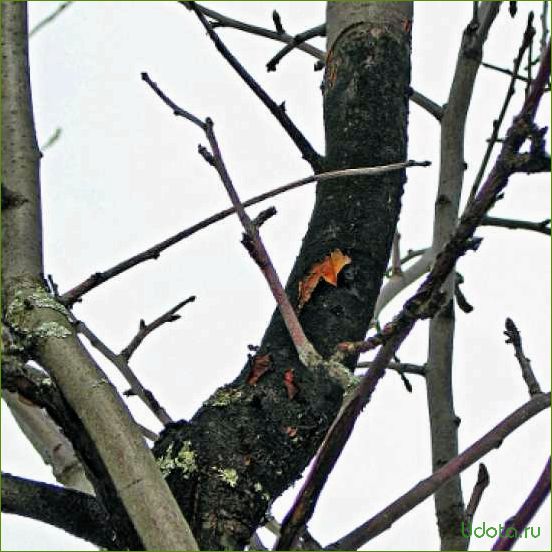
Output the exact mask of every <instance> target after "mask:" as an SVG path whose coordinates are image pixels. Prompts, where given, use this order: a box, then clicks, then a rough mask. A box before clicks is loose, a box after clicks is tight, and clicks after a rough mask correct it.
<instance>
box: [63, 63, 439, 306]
mask: <svg viewBox="0 0 552 552" xmlns="http://www.w3.org/2000/svg"><path fill="white" fill-rule="evenodd" d="M146 75H147V73H146ZM144 81H145V82H146V83H147V84H148V85H149V86H150V87H152V88H153V86H152V85H155V83H153V81H152V80H151V79H150V78H149V76H147V77H146V78H145V79H144ZM154 91H155V92H156V93H157V92H160V94H158V96H159V97H160V98H161V99H162V100H163V102H164V103H165V104H166V105H168V106H169V107H170V108H171V109H172V110H173V112H178V113H186V114H188V115H190V117H184V118H186V119H187V120H189V121H191V122H192V123H194V124H195V125H197V126H199V127H200V128H201V129H202V130H203V125H204V123H203V122H202V121H200V120H199V119H198V118H197V117H195V116H193V115H191V114H189V113H188V112H187V111H185V110H183V109H182V108H181V107H179V106H177V105H176V104H175V103H174V102H173V101H172V100H171V99H170V98H168V97H167V96H166V95H165V94H164V93H163V92H162V91H161V90H160V89H159V88H158V87H157V85H155V88H154ZM182 116H184V115H182ZM430 165H431V163H430V162H429V161H407V162H405V163H393V164H390V165H384V166H378V167H360V168H354V169H342V170H337V171H330V172H326V173H320V174H315V175H311V176H307V177H306V178H301V179H299V180H295V181H293V182H290V183H289V184H284V185H283V186H279V187H278V188H275V189H273V190H270V191H268V192H265V193H262V194H260V195H258V196H255V197H252V198H251V199H248V200H247V201H244V202H243V206H244V207H249V206H251V205H255V204H257V203H260V202H261V201H264V200H265V199H269V198H271V197H275V196H277V195H279V194H282V193H284V192H287V191H289V190H293V189H295V188H299V187H300V186H304V185H306V184H310V183H312V182H323V181H325V180H332V179H334V178H346V177H355V176H364V175H377V174H383V173H386V172H391V171H396V170H401V169H405V168H409V167H428V166H430ZM235 212H236V210H235V209H234V207H230V208H229V209H225V210H223V211H220V212H219V213H216V214H214V215H212V216H210V217H208V218H206V219H204V220H202V221H200V222H198V223H197V224H194V225H193V226H190V227H189V228H186V229H185V230H182V231H181V232H178V233H177V234H175V235H173V236H171V237H169V238H167V239H166V240H163V241H162V242H160V243H158V244H156V245H154V246H152V247H150V248H149V249H146V250H145V251H142V252H141V253H138V254H137V255H134V256H133V257H130V258H128V259H126V260H124V261H122V262H120V263H118V264H116V265H115V266H113V267H111V268H109V269H107V270H105V271H103V272H95V273H94V274H92V275H91V276H90V277H88V278H87V279H86V280H84V281H83V282H81V283H80V284H77V285H76V286H75V287H73V288H72V289H70V290H69V291H67V292H65V293H64V294H62V295H61V296H60V297H59V300H60V302H61V303H63V304H64V305H67V306H71V305H73V304H74V303H75V302H76V301H78V300H79V299H80V298H81V297H82V296H83V295H85V294H86V293H88V292H89V291H91V290H93V289H94V288H96V287H98V286H100V285H101V284H103V283H105V282H107V281H108V280H111V278H114V277H115V276H118V275H119V274H122V273H123V272H126V271H127V270H129V269H131V268H133V267H135V266H136V265H139V264H141V263H143V262H145V261H149V260H152V259H158V258H159V256H160V255H161V253H162V252H163V251H165V249H168V248H169V247H171V246H172V245H175V244H177V243H178V242H180V241H182V240H184V239H186V238H188V237H189V236H191V235H192V234H195V233H196V232H198V231H199V230H202V229H203V228H206V227H207V226H210V225H211V224H214V223H215V222H218V221H220V220H223V219H225V218H226V217H229V216H230V215H232V214H234V213H235Z"/></svg>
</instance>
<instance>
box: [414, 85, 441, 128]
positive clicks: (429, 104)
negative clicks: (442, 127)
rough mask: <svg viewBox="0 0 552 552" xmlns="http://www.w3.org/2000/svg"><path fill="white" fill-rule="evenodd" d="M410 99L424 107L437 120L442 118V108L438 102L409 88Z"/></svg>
mask: <svg viewBox="0 0 552 552" xmlns="http://www.w3.org/2000/svg"><path fill="white" fill-rule="evenodd" d="M410 99H411V100H412V101H413V102H414V103H415V104H416V105H418V106H419V107H421V108H422V109H425V110H426V111H427V112H428V113H429V114H430V115H433V117H435V118H436V119H437V120H438V121H440V120H441V119H442V118H443V114H444V111H445V110H444V109H443V107H442V106H440V105H439V104H438V103H435V102H434V101H433V100H430V99H429V98H428V97H426V96H424V95H423V94H421V93H420V92H417V91H416V90H414V89H413V88H410Z"/></svg>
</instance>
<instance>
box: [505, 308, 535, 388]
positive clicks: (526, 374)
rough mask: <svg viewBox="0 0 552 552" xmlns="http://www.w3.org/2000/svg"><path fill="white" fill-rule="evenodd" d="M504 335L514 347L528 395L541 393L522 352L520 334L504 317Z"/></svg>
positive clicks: (510, 320)
mask: <svg viewBox="0 0 552 552" xmlns="http://www.w3.org/2000/svg"><path fill="white" fill-rule="evenodd" d="M504 335H505V336H506V337H507V338H508V339H507V340H506V343H511V344H512V346H513V347H514V351H515V354H516V358H517V360H518V362H519V367H520V368H521V375H522V376H523V380H524V381H525V383H526V385H527V389H528V391H529V395H530V396H531V397H532V396H533V395H538V394H539V393H542V391H541V388H540V385H539V382H538V381H537V378H536V377H535V374H534V372H533V368H531V361H530V360H529V359H528V358H527V357H526V356H525V353H524V352H523V345H522V343H521V334H520V333H519V330H518V329H517V327H516V325H515V324H514V321H513V320H512V319H511V318H506V331H505V332H504Z"/></svg>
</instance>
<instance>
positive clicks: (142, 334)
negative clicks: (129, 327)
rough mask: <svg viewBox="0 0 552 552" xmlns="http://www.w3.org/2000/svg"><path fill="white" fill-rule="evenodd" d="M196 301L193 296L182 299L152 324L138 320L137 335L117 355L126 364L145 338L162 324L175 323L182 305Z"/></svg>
mask: <svg viewBox="0 0 552 552" xmlns="http://www.w3.org/2000/svg"><path fill="white" fill-rule="evenodd" d="M195 300H196V298H195V295H191V296H190V297H188V299H184V301H181V302H180V303H178V304H177V305H175V306H174V307H172V308H171V309H169V310H168V311H167V312H166V313H164V314H162V315H161V316H160V317H159V318H156V319H155V320H154V321H153V322H151V323H149V324H146V323H145V322H144V321H143V320H140V327H139V329H138V333H137V334H136V335H135V336H134V337H133V338H132V340H131V342H130V343H129V344H128V345H127V346H126V347H125V348H124V349H123V350H122V351H121V352H120V353H119V355H120V356H122V357H123V358H124V359H125V360H126V361H127V362H128V360H129V359H130V357H131V356H132V355H133V354H134V352H135V351H136V349H137V348H138V347H139V346H140V345H141V343H142V341H144V339H146V337H147V336H148V335H149V334H150V333H151V332H153V331H154V330H156V329H157V328H159V327H160V326H162V325H163V324H167V323H169V322H175V321H176V320H179V319H180V315H179V314H176V313H177V312H178V311H179V310H180V309H181V308H182V307H183V306H184V305H187V304H188V303H193V302H194V301H195Z"/></svg>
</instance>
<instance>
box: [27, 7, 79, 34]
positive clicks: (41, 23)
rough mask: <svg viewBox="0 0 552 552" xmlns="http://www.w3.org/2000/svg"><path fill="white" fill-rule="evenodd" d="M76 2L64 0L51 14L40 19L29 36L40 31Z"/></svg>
mask: <svg viewBox="0 0 552 552" xmlns="http://www.w3.org/2000/svg"><path fill="white" fill-rule="evenodd" d="M73 3H74V2H62V3H61V4H60V5H59V6H58V7H57V8H56V9H55V10H54V11H53V12H52V13H51V14H50V15H48V16H47V17H45V18H44V19H42V21H39V22H38V23H37V24H36V25H35V26H34V27H33V28H32V29H31V30H30V31H29V38H31V37H32V36H34V35H35V34H36V33H37V32H38V31H40V30H41V29H43V28H44V27H46V25H48V24H49V23H51V22H52V21H53V20H54V19H56V18H57V17H58V16H60V15H61V14H62V13H63V12H64V11H65V10H66V9H67V8H68V7H70V6H71V5H72V4H73Z"/></svg>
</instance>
